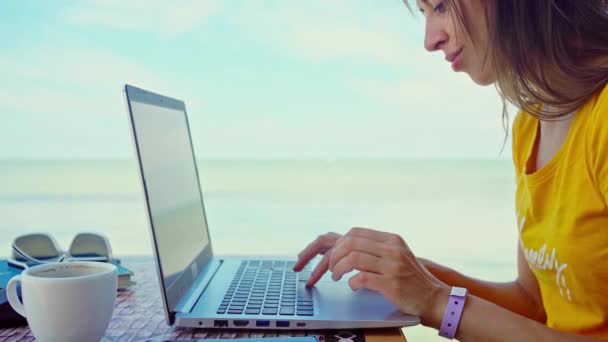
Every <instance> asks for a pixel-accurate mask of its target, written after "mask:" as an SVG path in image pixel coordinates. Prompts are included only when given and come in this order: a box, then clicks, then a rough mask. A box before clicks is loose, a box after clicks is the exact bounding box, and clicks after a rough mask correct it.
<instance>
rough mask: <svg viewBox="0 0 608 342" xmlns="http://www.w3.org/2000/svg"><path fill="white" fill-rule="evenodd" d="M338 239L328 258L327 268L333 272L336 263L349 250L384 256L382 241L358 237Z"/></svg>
mask: <svg viewBox="0 0 608 342" xmlns="http://www.w3.org/2000/svg"><path fill="white" fill-rule="evenodd" d="M341 240H342V241H341V242H340V241H338V242H337V243H336V246H334V248H333V250H332V252H331V255H330V260H329V269H330V270H331V271H332V272H333V271H334V267H335V266H336V264H337V263H338V262H339V261H340V260H341V259H342V258H344V257H345V256H347V255H348V254H349V253H350V252H353V251H358V252H364V253H368V254H371V255H375V256H377V257H382V256H384V253H383V250H384V249H385V246H384V244H383V243H380V242H377V241H373V240H369V239H366V238H360V237H352V236H350V237H345V238H343V239H341Z"/></svg>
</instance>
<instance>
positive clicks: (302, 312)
mask: <svg viewBox="0 0 608 342" xmlns="http://www.w3.org/2000/svg"><path fill="white" fill-rule="evenodd" d="M297 315H298V316H314V314H313V311H312V310H298V312H297Z"/></svg>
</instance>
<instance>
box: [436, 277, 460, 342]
mask: <svg viewBox="0 0 608 342" xmlns="http://www.w3.org/2000/svg"><path fill="white" fill-rule="evenodd" d="M466 298H467V289H465V288H463V287H452V291H451V292H450V299H449V301H448V306H447V307H446V309H445V315H444V316H443V322H441V326H440V327H439V336H443V337H446V338H449V339H450V340H451V339H453V338H454V336H456V329H457V328H458V323H460V316H462V309H463V308H464V301H465V300H466Z"/></svg>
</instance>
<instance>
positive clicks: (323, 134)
mask: <svg viewBox="0 0 608 342" xmlns="http://www.w3.org/2000/svg"><path fill="white" fill-rule="evenodd" d="M0 29H1V32H3V35H2V43H0V74H1V75H2V77H1V78H0V118H1V119H2V125H1V127H2V134H0V146H2V147H1V148H0V159H7V158H9V159H13V158H15V159H129V158H132V157H133V155H134V150H133V147H132V142H131V132H130V128H129V121H128V118H127V113H126V106H125V100H124V94H123V90H122V89H123V86H124V84H125V83H129V84H133V85H136V86H138V87H142V88H145V89H148V90H151V91H154V92H157V93H161V94H163V95H166V96H170V97H175V98H178V99H181V100H184V101H185V103H186V107H187V111H188V117H189V121H190V125H191V131H192V139H193V142H194V145H195V151H196V155H197V157H198V158H201V159H322V160H339V159H368V158H372V159H376V158H377V159H393V158H395V159H444V158H447V159H459V158H466V159H469V158H470V159H508V158H510V155H511V153H510V144H509V143H507V145H506V147H505V149H504V151H503V152H502V153H501V149H502V147H503V139H504V130H503V127H502V121H501V110H502V106H501V102H500V99H499V96H498V95H497V93H496V90H495V88H494V87H492V86H490V87H480V86H477V85H475V84H474V83H473V82H472V81H471V80H470V78H469V77H468V76H467V75H466V74H463V73H454V72H453V71H452V70H451V68H450V65H449V63H447V62H445V60H444V56H443V53H441V52H439V53H433V54H431V53H429V52H427V51H426V50H424V48H423V38H424V19H423V18H422V17H421V16H420V15H412V14H410V13H409V12H408V10H407V9H406V7H405V6H404V4H403V3H402V1H401V0H388V1H377V0H308V1H279V0H267V1H263V0H238V1H237V0H235V1H225V0H176V1H159V0H130V1H124V0H78V1H59V0H56V1H34V0H3V1H2V2H1V3H0Z"/></svg>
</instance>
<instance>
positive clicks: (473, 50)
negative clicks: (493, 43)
mask: <svg viewBox="0 0 608 342" xmlns="http://www.w3.org/2000/svg"><path fill="white" fill-rule="evenodd" d="M452 1H453V2H454V3H453V4H450V5H448V4H447V2H446V1H444V0H417V2H418V6H419V7H420V10H421V11H422V12H423V13H424V16H425V20H426V28H425V38H424V47H425V48H426V49H427V50H428V51H431V52H433V51H443V53H444V54H445V58H446V61H448V62H449V63H451V64H452V70H454V71H464V72H466V73H467V74H469V76H470V77H471V79H472V80H473V81H474V82H475V83H477V84H480V85H489V84H492V83H494V82H495V81H496V76H495V74H494V71H493V70H492V66H491V64H492V63H491V62H490V58H486V52H487V51H488V29H487V26H486V20H485V11H484V8H483V5H482V3H481V1H484V0H452ZM499 1H500V0H499ZM447 6H460V10H461V11H462V13H463V15H464V18H465V20H467V22H468V25H469V32H471V35H469V34H468V33H467V30H466V29H465V27H464V25H462V24H461V23H460V22H459V20H458V18H457V17H455V14H454V15H451V14H450V11H449V10H448V8H447Z"/></svg>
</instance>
